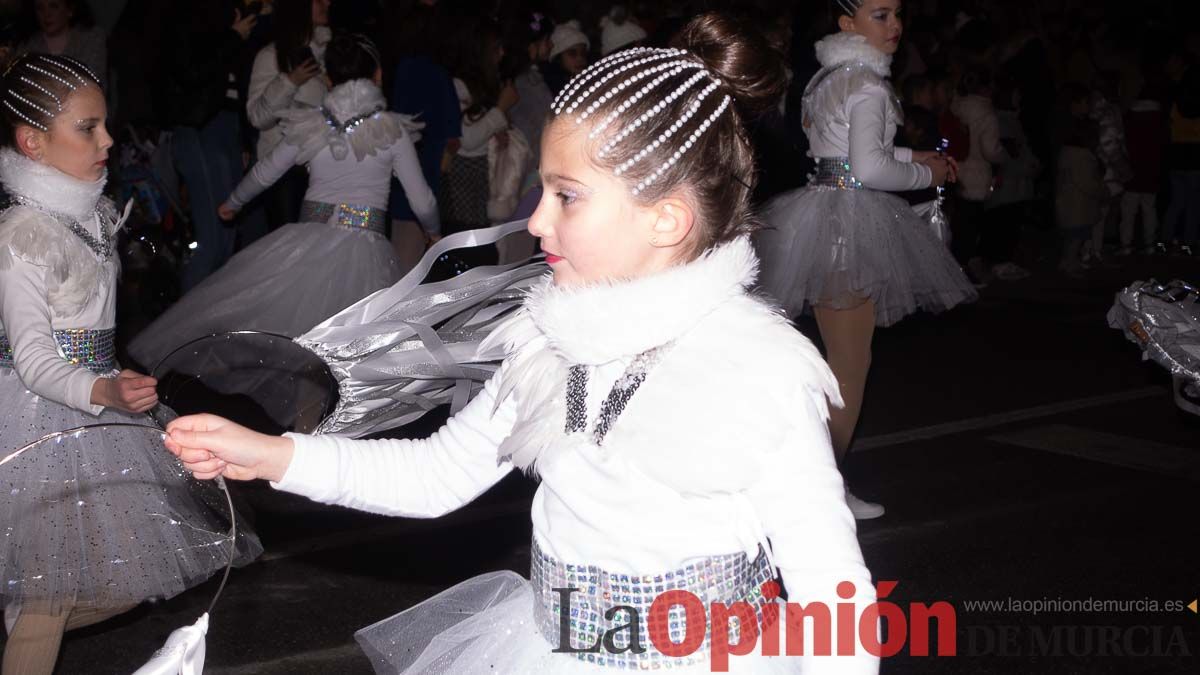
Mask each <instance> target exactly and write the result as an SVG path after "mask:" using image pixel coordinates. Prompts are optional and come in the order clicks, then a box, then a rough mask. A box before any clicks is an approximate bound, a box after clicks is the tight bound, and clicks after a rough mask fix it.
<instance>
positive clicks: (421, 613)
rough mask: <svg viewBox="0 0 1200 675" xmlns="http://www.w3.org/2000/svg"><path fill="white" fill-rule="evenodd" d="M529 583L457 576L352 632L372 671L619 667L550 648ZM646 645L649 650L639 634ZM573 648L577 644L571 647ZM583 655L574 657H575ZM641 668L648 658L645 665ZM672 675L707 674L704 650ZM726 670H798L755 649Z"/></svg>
mask: <svg viewBox="0 0 1200 675" xmlns="http://www.w3.org/2000/svg"><path fill="white" fill-rule="evenodd" d="M534 602H535V594H534V591H533V586H532V585H531V584H530V582H529V581H528V580H527V579H525V578H524V577H522V576H520V575H519V574H516V573H514V572H492V573H490V574H484V575H480V576H478V577H475V578H472V579H469V580H467V581H464V582H463V583H461V584H458V585H456V586H454V587H452V588H450V589H447V590H445V591H443V592H442V593H440V594H438V595H436V596H434V597H432V598H430V599H428V600H426V601H424V602H422V603H421V604H419V605H416V606H415V607H412V608H411V609H408V610H405V611H403V612H401V613H400V614H397V615H396V616H393V617H391V618H388V619H384V620H383V621H380V622H379V623H376V624H374V625H372V626H369V627H367V628H364V629H362V630H360V631H358V632H357V633H355V638H356V639H357V640H358V643H359V645H361V646H362V648H363V650H364V651H366V653H367V656H369V657H370V658H371V662H372V663H373V664H374V666H375V672H377V673H388V674H393V673H394V674H402V675H418V674H420V675H442V674H446V675H451V674H453V675H477V674H478V675H482V674H483V673H487V674H489V675H494V674H510V673H511V674H513V675H527V674H528V675H535V674H537V673H551V674H553V675H602V674H605V673H608V674H610V675H611V673H614V672H620V671H622V670H625V669H617V668H611V667H605V666H603V665H600V664H597V663H592V662H588V661H586V660H584V658H587V657H589V656H590V657H592V658H598V657H601V656H602V655H599V654H591V655H589V654H578V655H577V654H569V653H555V652H554V649H555V646H554V645H552V644H551V643H550V642H549V641H548V640H547V639H546V638H545V637H543V636H542V634H541V632H540V631H539V630H538V627H537V625H536V623H535V621H534V613H533V612H534V605H533V603H534ZM643 641H644V644H645V646H646V648H647V649H648V650H652V649H654V647H653V645H651V644H650V642H649V637H648V636H643ZM576 646H577V647H578V645H576ZM581 656H582V657H584V658H580V657H581ZM647 665H648V666H649V665H650V664H647ZM668 670H669V672H672V673H709V672H712V670H711V667H710V662H709V659H708V657H707V655H704V656H703V658H698V659H697V662H696V663H695V664H693V665H688V666H682V667H678V666H673V667H671V668H669V669H668ZM727 672H730V673H742V674H751V673H753V674H755V675H775V674H779V675H783V674H785V673H791V674H795V673H800V672H803V671H802V670H801V667H800V660H799V659H798V658H796V657H766V656H762V655H760V654H757V653H752V654H749V655H746V656H730V657H729V670H728V671H727Z"/></svg>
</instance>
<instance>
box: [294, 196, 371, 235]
mask: <svg viewBox="0 0 1200 675" xmlns="http://www.w3.org/2000/svg"><path fill="white" fill-rule="evenodd" d="M300 222H302V223H329V224H331V225H337V226H339V227H348V228H350V229H352V230H367V231H370V232H375V233H377V234H386V233H387V229H386V228H387V209H381V208H378V207H375V206H363V205H361V204H330V203H329V202H310V201H308V200H305V201H304V204H303V205H302V206H301V207H300Z"/></svg>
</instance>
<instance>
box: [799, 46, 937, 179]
mask: <svg viewBox="0 0 1200 675" xmlns="http://www.w3.org/2000/svg"><path fill="white" fill-rule="evenodd" d="M816 51H817V60H818V61H819V62H820V63H821V66H822V69H821V71H820V72H818V73H817V74H816V75H815V76H814V77H813V79H812V80H811V81H810V82H809V84H808V87H807V88H806V90H805V93H804V102H803V105H804V129H805V133H806V135H807V136H808V141H809V146H810V148H811V152H812V155H813V157H818V158H835V157H846V158H849V160H850V170H851V171H852V172H853V174H854V177H855V178H857V179H858V180H859V181H861V182H862V183H863V185H865V186H866V187H869V188H872V189H875V190H884V191H888V192H899V191H904V190H916V189H921V188H926V187H929V186H930V185H931V184H932V182H933V172H932V170H930V168H929V167H927V166H925V165H923V164H914V163H913V162H912V157H913V154H912V150H910V149H908V148H898V147H895V143H894V141H895V138H896V128H897V126H898V125H899V124H901V123H902V122H903V117H902V112H901V108H900V105H899V102H898V101H896V96H895V93H894V92H893V91H892V87H891V84H889V83H888V80H887V77H888V73H889V71H890V69H891V57H890V56H888V55H886V54H884V53H883V52H880V51H879V50H877V49H875V48H874V47H871V46H870V45H868V44H867V42H866V39H865V38H863V37H862V36H860V35H857V34H855V33H849V32H842V33H834V34H832V35H828V36H826V37H824V38H822V39H821V40H819V41H818V42H817V43H816Z"/></svg>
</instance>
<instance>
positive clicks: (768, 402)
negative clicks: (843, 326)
mask: <svg viewBox="0 0 1200 675" xmlns="http://www.w3.org/2000/svg"><path fill="white" fill-rule="evenodd" d="M757 271H758V262H757V258H756V257H755V255H754V252H753V249H752V247H751V246H750V243H749V242H748V241H747V240H745V239H739V240H736V241H734V242H731V243H729V244H726V245H723V246H721V247H719V248H717V249H715V250H713V251H711V252H709V253H708V254H707V255H705V256H703V257H701V258H700V259H698V260H696V261H693V262H692V263H689V264H687V265H680V266H677V267H673V268H671V269H669V270H667V271H665V272H662V273H659V274H656V275H653V276H649V277H644V278H641V279H637V280H634V281H624V282H621V283H619V284H611V285H610V284H598V285H595V286H591V287H586V288H569V289H563V288H560V287H558V286H555V285H554V284H553V283H552V281H551V278H550V277H547V279H546V281H544V282H543V283H541V284H540V285H539V286H537V287H536V288H534V289H533V290H532V291H531V293H530V295H529V298H528V299H527V301H526V306H525V307H524V308H523V309H522V310H521V311H520V312H518V313H517V314H516V315H514V317H513V318H512V319H510V320H509V321H508V322H507V323H506V324H505V325H503V326H501V327H499V328H497V329H496V330H495V331H494V332H493V333H492V335H491V336H490V337H489V338H488V340H487V341H486V342H485V344H484V345H483V347H482V349H489V348H491V347H492V346H493V345H494V344H504V345H506V346H507V347H508V351H509V358H508V360H507V362H506V365H507V366H508V368H507V371H508V372H506V373H505V377H504V378H503V379H502V380H501V383H500V390H499V393H498V396H497V402H496V405H497V406H499V405H502V404H505V403H506V402H508V399H509V398H510V397H511V399H512V402H513V403H515V404H516V424H515V425H514V428H513V432H512V434H511V435H510V436H509V437H508V438H506V439H505V440H504V442H503V444H502V445H501V447H500V451H499V455H500V457H499V459H500V460H501V461H511V462H512V464H514V465H515V466H517V467H520V468H521V469H523V470H525V471H529V472H536V471H538V466H539V465H542V464H544V463H545V462H548V461H553V459H554V455H555V454H556V453H558V452H563V451H566V450H567V449H568V448H569V447H570V446H571V444H572V443H573V440H572V439H571V438H570V437H568V436H564V434H563V420H564V419H566V410H567V408H566V406H567V402H566V392H567V389H568V387H567V378H568V373H569V369H570V367H571V366H573V365H587V366H602V365H605V364H611V363H613V362H630V361H631V360H635V359H636V358H637V357H638V355H640V354H643V353H645V352H648V351H650V350H654V349H656V348H663V357H662V359H661V363H658V364H657V365H655V366H654V367H653V372H652V374H650V376H649V377H650V378H652V379H653V380H654V381H658V382H666V383H669V389H670V391H674V392H690V394H689V395H687V396H685V397H683V398H680V399H678V400H676V401H674V402H672V401H667V400H661V401H660V400H656V398H654V397H655V391H656V389H657V387H651V383H650V380H648V381H647V389H646V390H645V391H643V392H639V394H638V396H639V397H643V400H642V401H641V402H640V403H641V405H643V406H645V405H648V404H652V405H653V406H654V410H655V411H656V415H657V416H659V417H661V419H660V420H659V422H660V423H659V424H655V425H616V426H615V427H614V428H613V430H612V432H611V435H610V436H609V437H608V438H609V440H608V441H606V442H605V444H604V446H603V447H604V448H606V449H607V448H631V447H636V448H648V447H653V448H655V451H654V452H653V453H650V452H642V453H639V454H638V456H637V457H630V461H631V462H633V463H635V464H637V465H638V466H639V468H640V469H641V470H642V471H643V472H645V473H646V474H647V475H650V476H652V477H654V478H656V479H658V480H660V481H661V482H663V483H665V484H668V485H671V486H672V487H675V488H677V489H679V490H681V491H687V492H694V491H703V490H705V489H716V490H725V489H736V487H731V486H745V485H747V484H749V483H750V482H752V481H753V480H754V479H755V476H756V472H757V471H761V470H763V469H765V462H766V461H769V460H767V458H766V457H751V456H748V455H753V454H755V453H747V452H730V451H729V449H730V448H739V447H741V448H745V447H746V446H747V444H746V443H744V442H739V440H738V439H737V438H735V437H734V436H735V435H736V433H739V432H737V431H736V430H737V429H743V428H745V427H744V426H743V425H744V424H749V425H751V426H753V427H754V428H757V429H761V430H763V431H766V430H780V431H783V430H785V429H786V428H787V427H786V425H781V424H779V420H780V419H787V418H788V417H787V416H788V414H789V413H788V412H787V410H786V408H787V407H788V406H789V405H792V403H789V402H794V401H795V400H796V398H795V396H802V397H803V398H804V399H805V400H809V401H811V402H812V404H813V405H814V406H815V407H816V409H817V410H818V411H819V414H820V415H821V416H822V417H827V416H828V402H830V401H832V402H833V403H834V404H835V405H841V398H840V394H839V393H838V388H837V384H836V382H835V380H834V379H833V376H832V374H831V373H830V371H829V369H828V367H827V366H826V365H825V362H824V360H823V359H822V358H821V355H820V353H819V352H818V351H817V350H816V348H815V347H814V346H813V345H812V343H811V342H809V341H808V340H807V339H805V338H803V336H801V335H800V334H799V333H797V332H796V331H795V329H793V328H792V327H791V326H790V325H789V324H788V322H787V320H786V319H785V318H784V317H783V316H782V315H780V314H779V313H778V311H777V310H775V309H774V308H773V307H771V306H770V305H768V304H767V303H765V302H763V301H761V300H759V299H758V298H756V297H753V296H750V295H747V294H746V289H747V288H748V287H750V286H751V285H752V284H753V283H754V279H755V277H756V275H757ZM629 326H637V327H638V329H637V330H630V329H629ZM764 335H776V336H777V339H773V340H765V339H763V336H764ZM751 344H752V345H754V350H753V353H751V351H749V350H745V349H740V348H739V345H751ZM698 364H703V365H698ZM733 383H739V390H738V392H737V394H736V395H735V396H725V395H722V392H723V391H728V388H729V386H730V385H731V384H733ZM742 385H744V386H742ZM685 399H686V400H685ZM698 409H699V410H702V411H703V412H701V413H699V414H698V413H697V411H698ZM672 411H673V412H672ZM672 418H675V419H672ZM697 418H700V419H711V420H714V424H713V426H712V428H711V429H709V430H708V433H707V435H706V438H707V439H708V440H707V441H705V442H704V443H703V444H702V445H703V447H700V446H698V445H697V440H698V438H690V439H689V440H688V442H686V443H681V442H680V438H679V434H680V430H681V429H684V428H687V427H688V426H689V425H691V424H692V420H695V419H697ZM722 419H738V420H740V422H739V424H736V425H734V424H720V423H719V421H720V420H722ZM752 420H758V421H759V422H753V421H752ZM777 440H778V442H774V441H767V442H763V443H755V444H754V447H755V448H760V449H761V448H771V447H776V448H778V447H784V446H785V445H786V443H785V442H784V439H777ZM616 451H619V450H614V452H616ZM759 460H762V461H759Z"/></svg>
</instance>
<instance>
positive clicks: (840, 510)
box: [749, 388, 879, 674]
mask: <svg viewBox="0 0 1200 675" xmlns="http://www.w3.org/2000/svg"><path fill="white" fill-rule="evenodd" d="M793 409H794V410H796V412H797V418H796V420H795V421H794V422H793V429H792V432H791V433H789V434H787V435H786V436H784V437H785V438H789V439H792V441H791V442H790V443H789V444H788V445H787V446H786V447H782V448H779V449H778V450H777V451H776V452H774V453H773V454H772V456H771V459H772V462H771V470H770V471H768V472H765V473H764V475H763V477H762V480H761V481H760V482H759V483H758V484H757V485H756V486H755V487H754V488H753V489H752V490H751V491H750V494H749V497H750V500H751V502H752V504H753V505H754V510H755V512H756V514H757V515H758V518H759V520H760V522H761V523H762V525H763V528H764V534H765V535H766V536H767V538H768V539H770V541H771V548H772V550H773V552H774V559H775V564H776V565H777V566H778V567H779V571H780V573H781V574H782V576H783V583H784V586H785V587H786V588H787V596H788V602H789V603H798V604H801V605H805V606H809V605H810V603H817V605H816V606H817V607H819V606H821V605H823V606H824V607H825V608H826V609H828V610H829V616H830V625H831V626H834V636H833V639H832V644H833V647H832V649H833V652H832V653H834V654H836V653H837V644H838V642H837V640H838V636H837V635H836V627H837V626H838V625H839V622H838V621H837V605H838V603H854V612H855V615H856V618H855V621H854V636H853V639H854V641H855V649H854V653H855V656H847V657H825V656H813V655H812V654H813V650H812V648H811V646H810V645H808V646H806V648H805V652H804V653H805V656H804V657H803V658H804V659H805V661H804V663H805V665H806V666H807V667H806V668H805V669H804V671H805V672H808V671H809V670H810V669H811V670H813V672H821V673H855V674H860V673H861V674H866V673H877V672H879V659H878V658H876V657H874V656H871V655H870V654H869V653H867V652H866V651H865V650H864V649H863V646H862V643H861V641H860V640H859V638H858V616H860V615H861V614H862V612H863V610H864V609H866V608H867V606H868V605H870V604H871V603H873V602H874V601H875V587H874V586H873V585H872V584H871V573H870V572H869V571H868V570H867V567H866V565H865V564H864V563H863V557H862V551H861V550H860V548H859V545H858V538H857V535H856V530H855V523H854V516H853V514H851V513H850V509H849V507H847V506H846V497H845V490H846V488H845V484H844V483H843V482H842V475H841V473H840V472H839V471H838V467H837V464H836V463H835V461H834V457H833V450H832V448H831V446H830V442H829V430H828V427H827V424H826V420H825V417H824V412H823V411H821V410H819V409H818V407H817V404H816V403H815V402H814V400H813V395H812V394H810V393H808V391H807V390H806V389H803V388H801V391H800V394H799V396H797V397H796V404H795V406H794V407H793ZM844 581H848V582H850V583H852V584H854V588H855V594H854V596H852V598H851V599H842V598H841V597H839V596H838V594H837V587H838V584H839V583H841V582H844ZM781 616H782V615H781ZM812 632H813V631H811V630H806V631H805V633H806V638H805V640H806V642H810V643H811V640H812Z"/></svg>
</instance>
